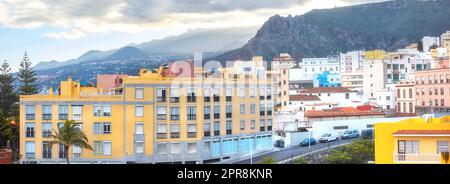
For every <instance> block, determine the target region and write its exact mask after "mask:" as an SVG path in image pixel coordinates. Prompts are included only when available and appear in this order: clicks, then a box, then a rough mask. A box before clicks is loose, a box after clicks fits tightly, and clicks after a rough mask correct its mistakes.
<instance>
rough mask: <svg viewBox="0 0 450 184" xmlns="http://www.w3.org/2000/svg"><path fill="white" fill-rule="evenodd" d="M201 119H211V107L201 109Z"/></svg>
mask: <svg viewBox="0 0 450 184" xmlns="http://www.w3.org/2000/svg"><path fill="white" fill-rule="evenodd" d="M203 119H211V107H210V106H204V107H203Z"/></svg>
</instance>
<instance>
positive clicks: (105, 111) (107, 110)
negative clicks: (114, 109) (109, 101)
mask: <svg viewBox="0 0 450 184" xmlns="http://www.w3.org/2000/svg"><path fill="white" fill-rule="evenodd" d="M103 116H111V105H103Z"/></svg>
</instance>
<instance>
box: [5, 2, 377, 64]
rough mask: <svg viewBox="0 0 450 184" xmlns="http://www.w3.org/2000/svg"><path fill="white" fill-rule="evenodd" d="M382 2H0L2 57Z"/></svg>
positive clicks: (37, 58) (75, 51)
mask: <svg viewBox="0 0 450 184" xmlns="http://www.w3.org/2000/svg"><path fill="white" fill-rule="evenodd" d="M378 1H383V0H163V1H161V0H95V1H93V0H76V1H71V0H0V60H1V61H3V60H7V61H8V62H9V64H10V65H11V67H12V69H13V71H17V68H18V66H19V62H20V59H21V58H22V56H23V53H24V52H25V51H27V52H28V54H29V56H30V58H31V61H32V62H33V64H37V63H38V62H41V61H50V60H57V61H65V60H69V59H74V58H77V57H79V56H80V55H82V54H84V53H85V52H87V51H89V50H108V49H113V48H120V47H123V46H126V45H128V44H130V43H142V42H148V41H151V40H153V39H161V38H164V37H167V36H171V35H179V34H182V33H184V32H186V31H187V30H189V29H198V28H225V27H241V26H259V25H262V24H263V23H264V22H265V21H266V20H267V19H268V18H269V17H271V16H273V15H275V14H279V15H282V16H287V15H293V16H294V15H301V14H304V13H306V12H308V11H310V10H312V9H324V8H333V7H341V6H348V5H354V4H362V3H368V2H378Z"/></svg>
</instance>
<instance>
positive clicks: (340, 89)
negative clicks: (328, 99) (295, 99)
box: [302, 87, 353, 93]
mask: <svg viewBox="0 0 450 184" xmlns="http://www.w3.org/2000/svg"><path fill="white" fill-rule="evenodd" d="M349 92H353V91H352V90H350V89H348V88H345V87H318V88H310V89H306V90H305V91H303V92H302V93H349Z"/></svg>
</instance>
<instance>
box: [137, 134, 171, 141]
mask: <svg viewBox="0 0 450 184" xmlns="http://www.w3.org/2000/svg"><path fill="white" fill-rule="evenodd" d="M159 134H160V133H159ZM159 134H158V135H159ZM161 137H163V138H162V139H165V138H166V137H167V136H166V134H165V133H164V136H163V135H161ZM157 138H159V137H157ZM134 141H135V142H136V141H145V134H134Z"/></svg>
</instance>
